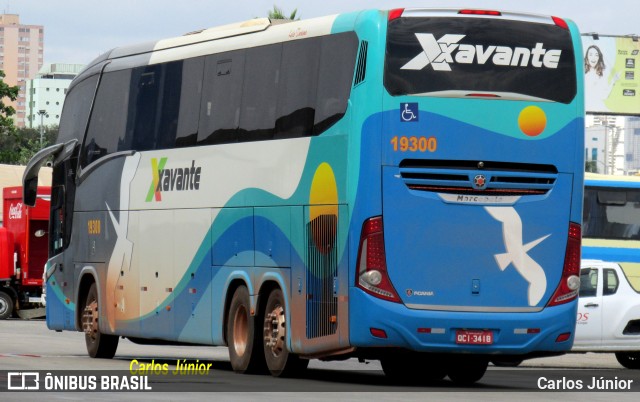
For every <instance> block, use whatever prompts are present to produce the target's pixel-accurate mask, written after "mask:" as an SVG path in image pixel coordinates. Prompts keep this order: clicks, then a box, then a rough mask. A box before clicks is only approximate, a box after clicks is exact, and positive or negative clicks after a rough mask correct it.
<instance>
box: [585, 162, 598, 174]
mask: <svg viewBox="0 0 640 402" xmlns="http://www.w3.org/2000/svg"><path fill="white" fill-rule="evenodd" d="M584 171H585V172H591V173H598V162H597V161H585V163H584Z"/></svg>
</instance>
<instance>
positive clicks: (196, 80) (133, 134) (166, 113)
mask: <svg viewBox="0 0 640 402" xmlns="http://www.w3.org/2000/svg"><path fill="white" fill-rule="evenodd" d="M201 79H202V61H201V60H197V59H196V60H187V61H175V62H171V63H165V64H156V65H151V66H144V67H139V68H135V69H133V72H132V74H131V94H130V95H131V96H130V100H129V111H128V122H127V138H126V139H127V141H126V142H127V144H126V147H125V148H124V149H135V150H138V151H146V150H152V149H163V148H171V147H173V146H175V145H176V142H177V141H176V138H177V137H179V138H181V140H180V145H183V146H184V145H189V142H190V141H191V144H193V143H195V138H196V136H197V129H198V127H197V121H198V120H197V119H198V113H197V111H198V107H197V106H196V105H199V103H200V91H199V88H200V85H201V84H200V81H201Z"/></svg>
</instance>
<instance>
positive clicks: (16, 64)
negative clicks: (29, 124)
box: [0, 14, 44, 127]
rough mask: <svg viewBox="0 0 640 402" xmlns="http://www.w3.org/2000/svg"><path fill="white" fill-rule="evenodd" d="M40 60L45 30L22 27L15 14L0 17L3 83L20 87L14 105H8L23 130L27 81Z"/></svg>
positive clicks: (39, 63)
mask: <svg viewBox="0 0 640 402" xmlns="http://www.w3.org/2000/svg"><path fill="white" fill-rule="evenodd" d="M43 57H44V27H43V26H42V25H22V24H20V17H19V16H18V15H17V14H0V70H3V71H4V73H5V78H4V82H5V83H7V84H8V85H10V86H14V85H18V86H19V87H20V92H19V94H18V99H17V100H16V102H13V103H8V104H10V105H11V106H13V107H14V108H15V109H16V114H15V116H14V122H15V124H16V126H18V127H25V119H26V105H27V103H26V89H27V81H28V80H30V79H32V78H35V76H36V74H37V73H38V71H39V70H40V68H41V67H42V64H43Z"/></svg>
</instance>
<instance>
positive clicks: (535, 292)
mask: <svg viewBox="0 0 640 402" xmlns="http://www.w3.org/2000/svg"><path fill="white" fill-rule="evenodd" d="M485 209H486V210H487V212H488V213H489V214H490V215H491V216H492V217H493V218H494V219H495V220H497V221H499V222H501V223H502V237H503V239H504V246H505V249H506V250H507V252H506V253H502V254H496V255H495V259H496V262H497V263H498V267H499V268H500V270H501V271H504V270H505V269H507V267H508V266H509V265H510V264H513V266H514V268H515V269H516V271H518V273H519V274H520V275H522V277H523V278H524V279H525V280H526V281H527V282H528V283H529V292H528V297H529V305H530V306H535V305H537V304H538V303H539V302H540V300H541V299H542V297H543V296H544V293H545V292H546V290H547V276H546V275H545V273H544V269H542V267H541V266H540V264H538V263H537V262H536V261H535V260H534V259H533V258H531V256H530V255H529V254H527V253H528V252H529V251H530V250H531V249H532V248H534V247H535V246H537V245H538V244H540V243H542V242H543V241H544V240H545V239H546V238H547V237H549V236H551V235H550V234H548V235H546V236H542V237H540V238H539V239H536V240H534V241H532V242H529V243H527V244H524V243H523V240H522V219H521V218H520V215H518V212H517V211H516V210H515V208H513V207H485Z"/></svg>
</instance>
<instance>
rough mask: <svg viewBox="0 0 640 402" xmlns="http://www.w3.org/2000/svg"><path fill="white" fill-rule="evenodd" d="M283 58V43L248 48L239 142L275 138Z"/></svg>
mask: <svg viewBox="0 0 640 402" xmlns="http://www.w3.org/2000/svg"><path fill="white" fill-rule="evenodd" d="M281 58H282V44H281V43H278V44H275V45H267V46H259V47H254V48H250V49H247V51H246V62H245V65H244V83H243V85H242V104H241V105H242V106H241V108H240V127H239V128H238V141H239V142H246V141H262V140H270V139H273V138H274V135H275V122H276V105H277V104H278V83H279V79H280V62H281Z"/></svg>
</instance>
